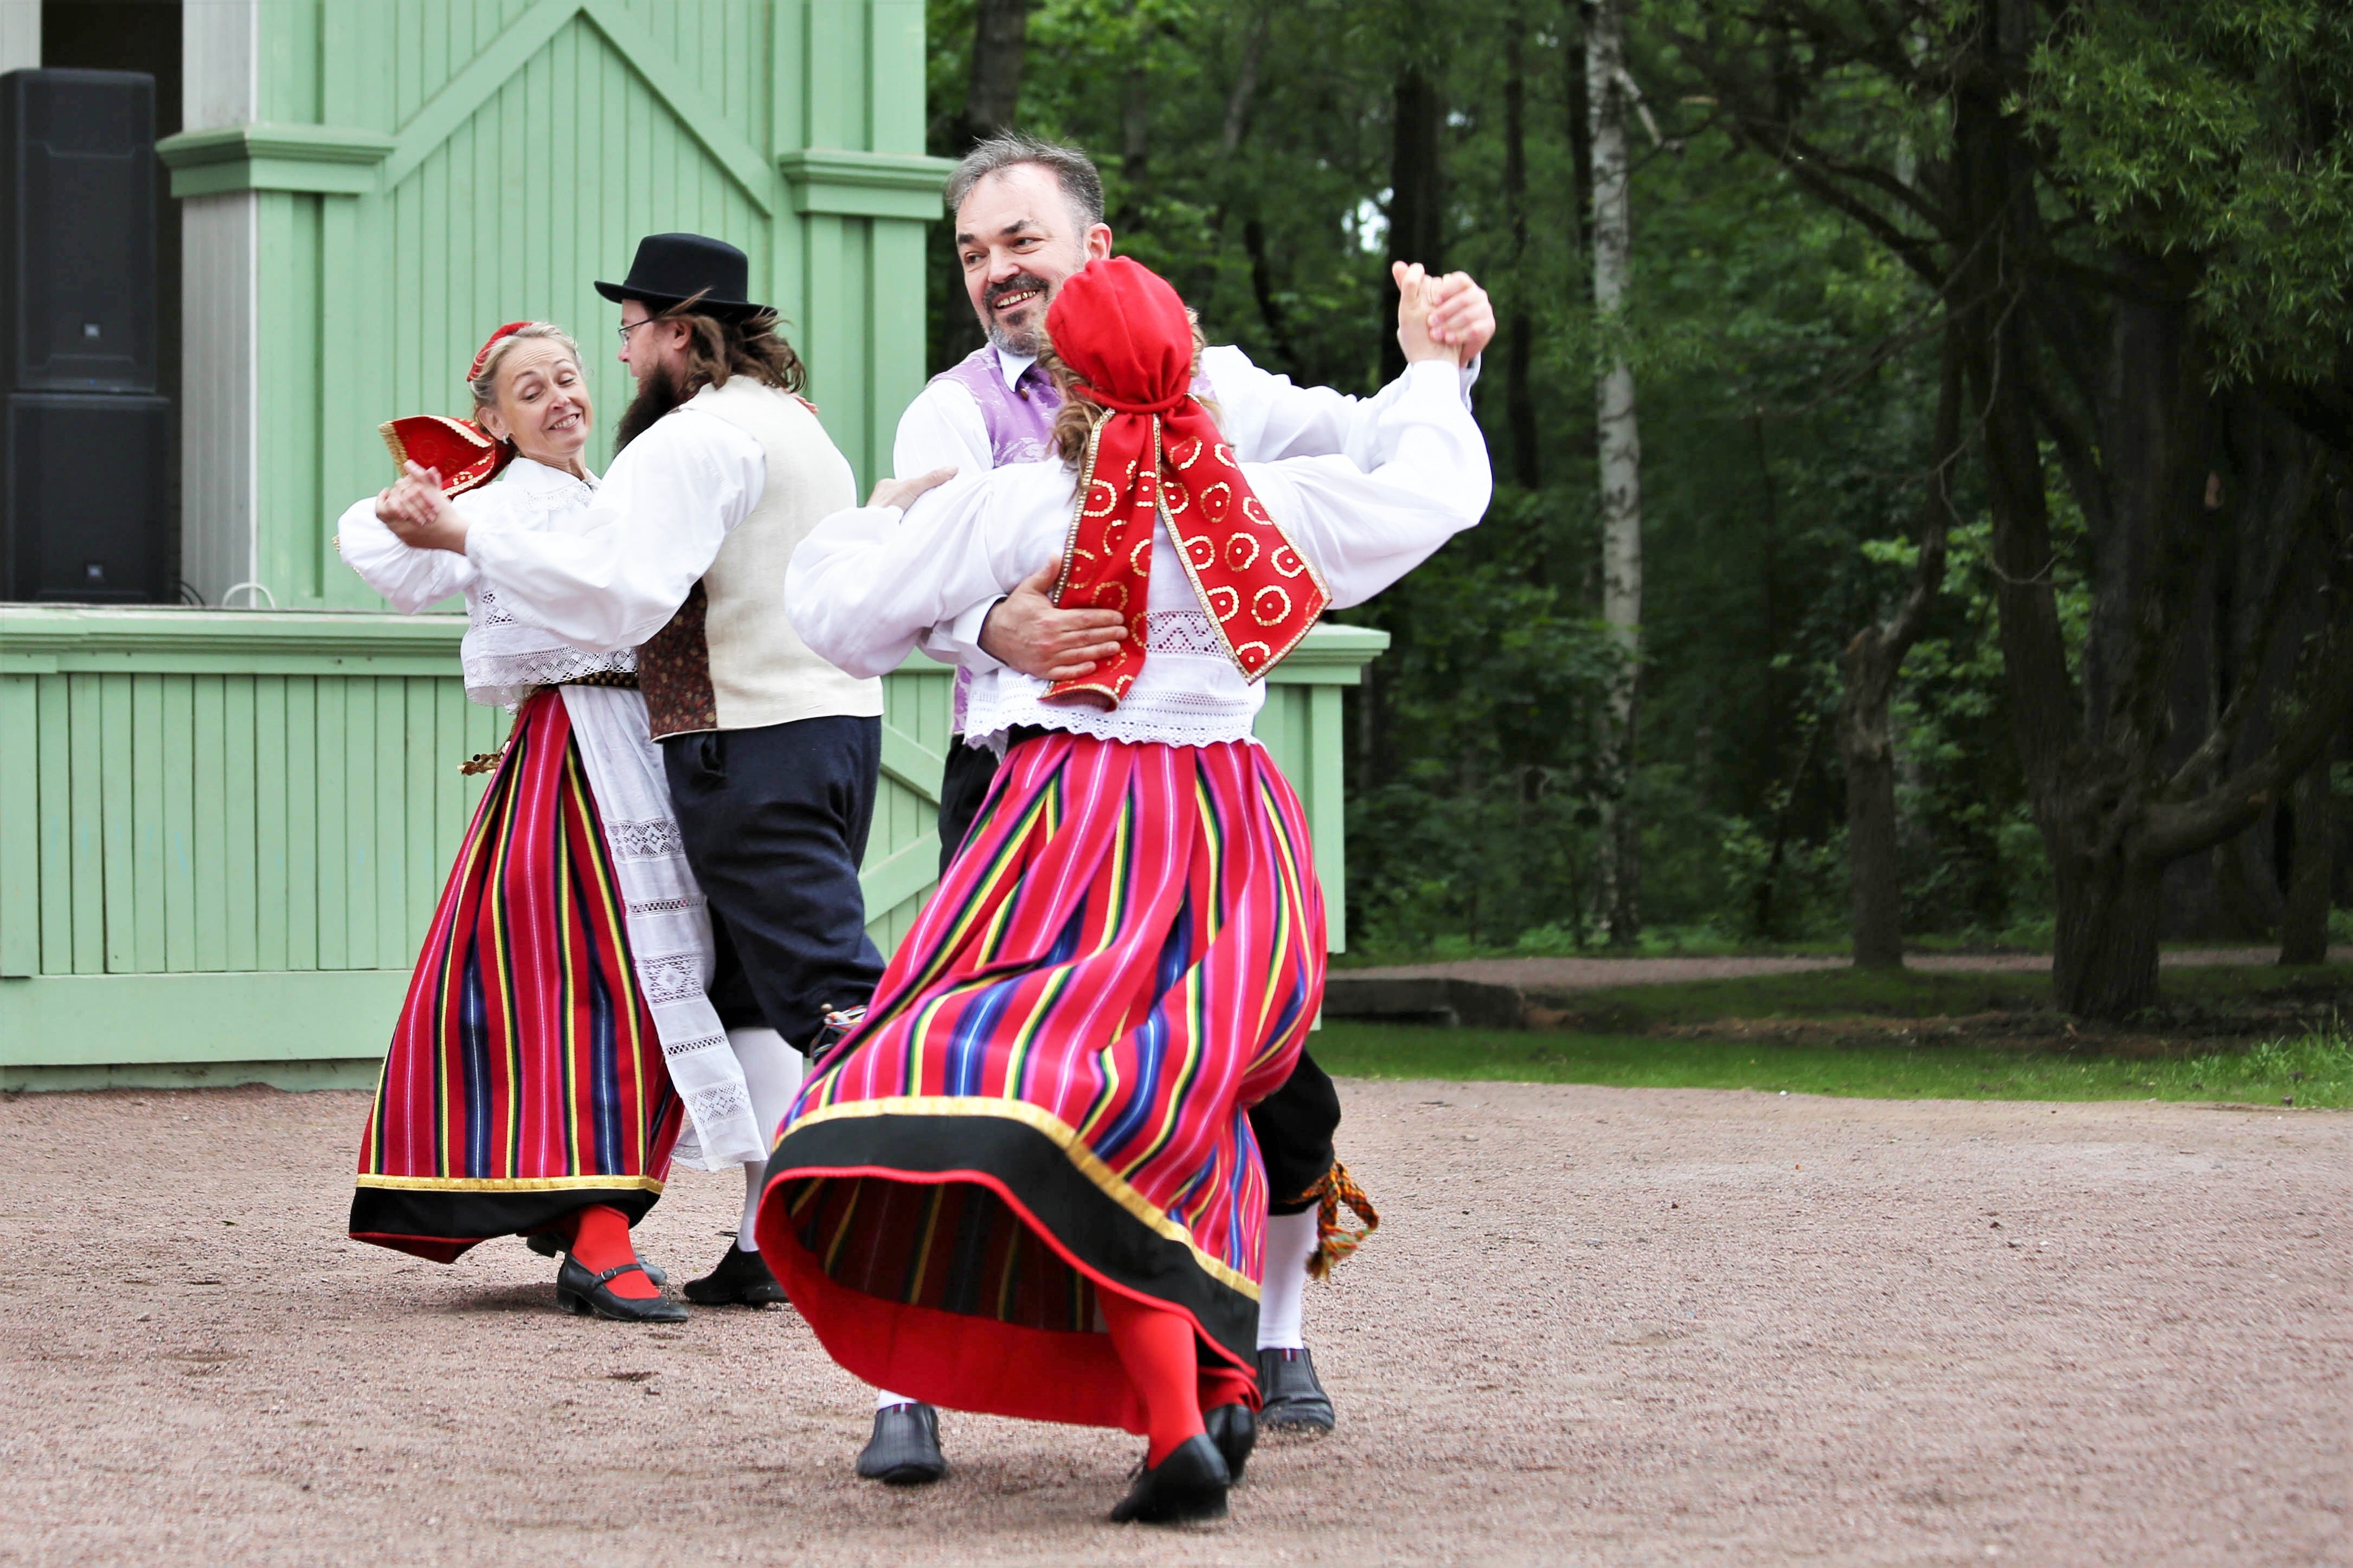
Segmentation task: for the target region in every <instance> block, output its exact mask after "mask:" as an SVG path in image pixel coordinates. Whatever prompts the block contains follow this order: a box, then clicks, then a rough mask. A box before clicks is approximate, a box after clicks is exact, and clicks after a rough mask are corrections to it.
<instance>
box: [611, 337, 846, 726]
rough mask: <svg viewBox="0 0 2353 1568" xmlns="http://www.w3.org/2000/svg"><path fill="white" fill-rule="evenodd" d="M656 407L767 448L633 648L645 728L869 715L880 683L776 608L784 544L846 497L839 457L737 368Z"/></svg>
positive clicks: (812, 419) (820, 431)
mask: <svg viewBox="0 0 2353 1568" xmlns="http://www.w3.org/2000/svg"><path fill="white" fill-rule="evenodd" d="M665 417H667V418H671V419H712V418H715V419H724V420H726V421H727V422H728V423H729V424H730V425H733V426H735V427H736V428H737V429H739V430H741V431H743V432H744V434H745V435H747V436H749V437H752V439H754V441H757V442H759V443H760V448H761V450H763V451H764V452H765V453H766V454H767V455H768V482H767V484H766V486H765V488H764V489H762V490H761V492H760V502H759V504H758V505H757V506H755V507H754V508H753V509H752V514H751V515H750V516H749V517H746V518H745V519H744V521H742V522H741V523H739V524H737V525H736V528H735V531H733V533H730V534H729V535H728V536H727V541H726V542H725V543H723V544H722V545H721V546H720V547H719V554H718V556H717V558H716V559H714V560H713V561H712V563H711V570H710V571H708V572H706V573H704V574H702V582H700V583H697V584H695V585H694V588H693V591H692V592H691V593H690V594H688V595H687V596H686V603H684V604H683V605H680V606H679V610H678V614H677V615H675V616H671V617H670V624H669V625H668V626H664V627H662V629H661V630H660V631H659V632H656V633H655V634H654V635H653V637H652V638H651V639H649V641H648V642H647V643H646V645H645V647H643V648H641V649H640V650H638V681H639V683H640V684H641V685H642V686H643V687H644V689H645V698H646V716H647V718H648V720H649V721H650V723H651V725H652V729H653V734H654V739H655V740H657V741H659V740H660V739H662V738H663V737H664V736H667V735H686V734H692V733H694V732H695V731H701V730H753V729H758V728H760V727H762V726H764V725H768V724H789V723H792V722H793V721H796V720H800V719H823V718H830V717H835V716H846V717H850V718H860V719H865V718H880V717H881V713H882V683H881V681H879V680H860V679H857V678H855V677H853V676H849V675H845V674H843V673H842V672H841V671H840V670H839V669H837V668H834V667H833V666H832V665H830V664H828V663H827V662H826V661H825V660H824V659H822V658H818V656H817V655H815V654H813V653H811V652H810V651H809V650H808V646H807V644H806V643H804V642H802V641H801V639H800V637H799V636H798V634H797V633H796V632H795V631H794V630H793V626H792V623H791V622H790V621H789V620H787V619H786V618H785V568H786V566H787V565H789V564H790V563H791V562H792V559H793V551H794V549H795V548H796V547H797V546H798V545H799V543H800V542H801V541H802V540H803V539H804V538H806V537H807V534H808V532H809V531H810V530H811V529H813V528H815V527H816V526H817V525H818V521H821V520H822V519H824V518H826V517H828V516H830V515H832V514H833V513H835V512H837V511H841V510H845V509H847V508H849V507H854V506H856V505H857V504H858V489H857V480H856V479H855V478H854V477H853V476H852V475H851V473H850V471H849V459H848V458H844V457H843V456H842V455H841V452H840V449H839V448H838V447H835V446H834V444H833V441H832V439H831V438H830V437H828V436H827V435H826V433H825V426H822V425H820V424H818V419H817V416H816V415H815V414H814V413H812V412H810V410H809V406H808V405H807V404H805V403H803V402H802V401H801V400H800V399H799V398H797V397H795V396H793V395H791V394H790V393H787V392H779V391H777V390H776V388H775V387H773V386H765V385H763V384H760V383H759V382H757V381H754V380H753V379H752V378H751V377H749V376H745V375H736V376H730V377H729V378H728V381H727V384H726V385H724V386H706V387H704V388H703V389H702V391H701V392H699V393H697V394H695V395H694V397H693V398H692V399H691V401H690V402H688V403H687V404H686V405H684V406H682V407H681V408H679V409H677V410H675V411H673V412H672V413H670V414H669V415H667V416H665Z"/></svg>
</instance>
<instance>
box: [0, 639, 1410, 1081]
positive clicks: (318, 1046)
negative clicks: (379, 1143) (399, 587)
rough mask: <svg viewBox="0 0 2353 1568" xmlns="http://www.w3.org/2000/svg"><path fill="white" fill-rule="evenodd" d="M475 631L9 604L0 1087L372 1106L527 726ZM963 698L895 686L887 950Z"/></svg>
mask: <svg viewBox="0 0 2353 1568" xmlns="http://www.w3.org/2000/svg"><path fill="white" fill-rule="evenodd" d="M464 629H465V624H464V622H463V621H462V620H459V619H458V618H456V617H453V616H416V617H407V616H392V615H375V614H364V613H334V612H322V613H307V612H295V611H288V612H278V613H270V612H242V611H227V610H178V609H162V608H157V609H135V610H134V609H121V610H117V609H91V608H79V607H69V606H54V605H7V606H0V1089H11V1088H20V1087H26V1086H39V1087H78V1086H82V1085H90V1084H101V1083H167V1082H240V1081H266V1082H277V1083H280V1084H284V1085H287V1086H289V1087H293V1086H297V1085H301V1084H308V1083H322V1082H351V1081H366V1080H367V1079H368V1078H369V1075H370V1070H371V1069H370V1068H369V1065H368V1064H370V1063H372V1062H373V1061H374V1059H375V1058H378V1057H380V1056H381V1054H382V1052H383V1048H384V1040H385V1036H386V1035H387V1033H388V1032H389V1030H390V1027H391V1024H392V1019H393V1016H394V1015H395V1014H396V1012H397V1010H398V1008H399V1005H400V999H401V995H402V992H403V990H404V988H405V987H406V984H407V979H408V971H409V967H410V965H411V964H412V963H414V961H415V958H416V954H417V944H418V943H419V942H421V941H422V940H423V936H424V931H425V927H426V924H427V921H428V920H429V919H430V918H431V915H432V910H433V902H434V900H435V898H436V897H437V896H438V894H439V892H440V889H441V880H442V878H443V877H444V876H445V875H446V874H447V872H448V867H449V861H450V858H451V857H452V856H454V855H455V853H456V851H457V846H458V842H459V838H460V837H462V835H463V833H464V831H465V826H466V821H467V817H468V816H469V814H470V812H471V811H472V809H473V806H474V803H475V801H476V799H477V798H478V796H479V795H480V789H481V785H482V783H483V781H482V780H481V779H480V778H479V777H468V776H466V775H463V774H461V773H459V771H458V768H459V763H462V762H464V761H465V760H466V759H467V758H468V757H470V756H471V755H473V754H474V753H476V752H486V751H490V750H492V749H494V748H495V747H496V746H497V745H498V743H499V739H500V736H501V733H502V731H503V728H504V725H505V722H506V715H505V714H503V713H502V712H501V711H499V710H495V709H488V708H480V707H477V706H475V705H474V704H472V703H470V702H468V701H467V700H466V698H465V693H464V691H463V689H461V687H460V685H459V681H458V679H457V676H456V673H455V671H456V663H457V658H456V656H457V645H458V638H459V635H460V634H461V633H462V632H463V631H464ZM1387 642H1388V638H1387V637H1386V636H1385V635H1384V634H1382V633H1379V632H1373V631H1366V630H1362V629H1360V628H1356V627H1349V626H1324V627H1320V628H1318V629H1317V630H1316V631H1314V633H1312V634H1310V636H1309V638H1308V640H1307V642H1306V643H1304V644H1303V645H1302V647H1301V648H1300V649H1299V651H1298V652H1296V653H1294V654H1293V656H1292V658H1289V659H1288V660H1286V661H1285V662H1284V663H1283V664H1282V667H1281V668H1278V669H1277V670H1276V671H1275V673H1274V676H1273V678H1272V680H1271V686H1270V690H1269V694H1268V702H1267V706H1266V710H1265V711H1264V713H1263V714H1262V715H1261V719H1260V722H1259V735H1260V738H1261V740H1262V741H1264V742H1265V743H1266V745H1267V748H1268V749H1269V751H1271V752H1272V753H1273V755H1274V757H1275V760H1276V762H1277V763H1278V764H1279V765H1280V766H1281V767H1282V770H1283V772H1284V773H1285V774H1286V775H1288V776H1289V777H1290V779H1291V780H1292V782H1293V785H1294V786H1295V787H1296V788H1297V789H1298V791H1299V794H1300V796H1301V798H1302V799H1303V801H1304V802H1305V803H1306V806H1307V812H1308V820H1309V824H1310V826H1311V827H1312V829H1313V831H1314V836H1315V858H1316V868H1317V870H1318V871H1319V873H1320V874H1321V875H1322V877H1323V879H1324V888H1325V890H1326V895H1327V897H1328V898H1329V900H1330V901H1331V908H1332V926H1331V929H1332V934H1333V940H1334V941H1335V943H1336V942H1337V941H1338V940H1339V936H1340V933H1341V932H1342V931H1345V929H1346V927H1345V921H1346V913H1345V900H1346V869H1345V861H1344V858H1343V853H1342V851H1343V835H1342V831H1341V824H1342V814H1343V805H1342V792H1341V763H1342V746H1341V741H1340V705H1341V702H1342V700H1343V697H1342V688H1343V687H1346V686H1350V685H1354V684H1355V683H1356V681H1357V680H1358V679H1360V671H1361V669H1362V667H1363V666H1364V664H1365V663H1366V661H1367V660H1369V659H1371V658H1374V657H1375V656H1376V655H1377V653H1378V652H1379V651H1380V649H1381V648H1382V647H1384V646H1386V644H1387ZM950 673H951V672H950V671H949V670H948V669H947V668H945V667H944V666H941V665H936V664H934V663H932V662H931V661H929V660H928V659H923V658H914V659H911V660H909V661H908V663H907V664H906V665H905V666H904V667H903V668H901V669H899V670H898V671H897V672H895V673H894V674H892V676H891V677H890V678H889V679H887V680H886V681H885V682H884V700H885V714H884V720H883V731H882V735H883V747H882V785H881V792H880V795H879V798H878V800H877V802H876V809H875V818H874V829H873V834H872V837H871V843H870V845H869V849H868V855H867V861H866V866H865V868H864V875H863V881H864V885H865V890H866V902H867V908H868V910H870V911H871V921H870V923H869V929H870V930H871V931H872V932H873V935H874V939H875V941H876V942H877V943H878V944H880V945H881V947H882V948H883V950H884V951H885V952H888V951H889V950H890V949H891V948H892V946H893V945H895V944H896V943H897V942H898V941H899V940H900V939H901V938H902V937H903V936H904V935H905V934H906V931H907V929H908V927H909V926H910V925H912V924H913V921H914V918H915V915H916V913H917V912H918V911H919V910H921V909H922V907H923V899H924V898H925V897H926V896H927V895H928V894H929V892H930V890H931V887H932V883H933V880H934V870H935V869H936V866H937V862H938V858H939V845H938V839H937V837H936V836H935V833H934V810H935V807H936V805H937V803H938V795H939V779H940V769H941V757H942V752H943V750H944V747H945V746H946V744H947V737H948V721H949V699H950V679H949V678H950Z"/></svg>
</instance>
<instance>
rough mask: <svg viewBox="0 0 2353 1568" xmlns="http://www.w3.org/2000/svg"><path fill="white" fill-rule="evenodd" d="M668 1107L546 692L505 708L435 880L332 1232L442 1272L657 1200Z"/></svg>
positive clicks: (572, 755)
mask: <svg viewBox="0 0 2353 1568" xmlns="http://www.w3.org/2000/svg"><path fill="white" fill-rule="evenodd" d="M680 1118H681V1108H680V1104H679V1100H678V1098H677V1096H676V1095H675V1094H673V1093H672V1092H671V1089H670V1075H669V1073H668V1072H667V1071H666V1070H665V1069H664V1068H663V1066H662V1051H661V1044H660V1041H659V1039H658V1038H657V1037H656V1035H655V1031H654V1020H653V1015H652V1013H651V1011H650V1010H649V1008H648V1006H647V1005H646V999H645V997H644V995H643V994H642V991H641V989H640V987H639V985H638V978H637V974H636V972H635V970H634V969H633V968H632V966H631V964H630V962H629V950H628V941H627V938H626V936H625V934H624V932H623V931H622V903H621V899H620V897H619V895H618V893H617V891H616V888H615V882H614V876H613V864H612V856H611V853H610V850H609V849H608V847H607V844H606V840H605V830H604V826H603V824H602V822H601V821H600V819H599V817H598V815H597V810H596V797H595V796H594V795H593V794H592V793H591V792H590V789H589V785H588V775H587V772H586V768H585V766H584V765H583V763H582V761H581V755H580V751H579V747H578V745H577V744H576V742H575V740H574V737H573V732H572V721H571V719H570V717H569V715H568V714H567V713H566V711H565V704H564V700H563V695H562V693H560V692H558V691H555V690H554V689H547V690H542V691H539V692H537V693H535V694H533V696H532V697H530V698H528V699H527V700H525V701H524V702H523V704H522V709H521V710H519V711H518V712H517V713H516V715H515V722H514V731H513V734H512V738H511V739H510V740H509V741H508V742H507V748H506V754H505V756H504V757H503V758H502V759H501V762H500V763H499V768H498V772H497V773H496V774H495V775H494V776H493V777H492V779H491V787H490V788H489V789H488V790H487V791H485V792H484V793H483V795H482V803H481V805H480V807H479V808H478V809H477V810H476V811H475V813H474V820H473V824H472V826H470V827H469V828H468V829H467V832H466V841H465V844H464V845H463V847H460V848H459V851H458V863H457V864H456V865H455V866H454V867H452V868H450V872H449V880H448V885H447V886H445V887H444V888H443V889H442V890H441V902H440V905H439V907H438V908H437V909H436V910H434V913H433V926H432V929H431V931H429V932H428V933H427V937H426V939H425V951H424V952H423V953H422V954H421V955H420V956H419V957H418V959H417V973H416V974H415V976H414V977H413V978H412V979H411V980H410V981H409V984H408V999H407V1001H406V1004H405V1005H403V1006H402V1008H401V1012H400V1022H399V1023H398V1025H397V1026H396V1027H395V1029H394V1031H393V1037H392V1048H391V1050H390V1052H389V1053H388V1054H387V1055H386V1057H385V1064H384V1077H383V1079H382V1080H381V1081H380V1083H379V1084H378V1086H377V1089H376V1095H375V1109H374V1110H373V1111H371V1112H370V1114H369V1117H368V1125H367V1131H366V1132H365V1134H364V1136H363V1137H362V1139H361V1142H360V1168H359V1188H358V1192H357V1193H356V1194H354V1195H353V1199H352V1223H351V1234H352V1236H353V1237H354V1238H355V1239H357V1240H360V1241H373V1242H375V1243H377V1244H378V1245H379V1246H384V1247H396V1248H398V1249H399V1250H400V1251H403V1252H412V1253H415V1254H417V1256H418V1257H421V1258H433V1259H435V1260H436V1261H438V1262H442V1263H448V1262H450V1261H452V1260H454V1259H455V1258H458V1256H459V1254H461V1253H463V1252H464V1251H465V1250H466V1249H467V1248H468V1247H472V1246H474V1245H475V1244H476V1243H478V1242H481V1241H485V1240H488V1239H489V1238H490V1237H494V1236H505V1235H509V1234H512V1233H514V1232H519V1231H530V1230H535V1229H538V1228H540V1227H541V1226H546V1225H548V1224H549V1223H551V1222H552V1221H554V1220H557V1219H560V1218H562V1217H563V1216H564V1215H567V1214H569V1213H571V1212H572V1211H573V1210H575V1209H577V1208H581V1207H583V1206H585V1205H589V1204H609V1205H612V1206H614V1207H616V1208H618V1209H620V1210H622V1211H623V1212H624V1213H626V1214H627V1215H628V1216H629V1217H630V1219H631V1220H632V1221H633V1222H634V1221H635V1220H636V1219H637V1218H638V1217H639V1216H640V1215H643V1214H644V1213H645V1211H646V1210H648V1209H649V1208H651V1207H652V1206H653V1204H654V1200H655V1199H656V1198H657V1197H659V1195H660V1194H661V1187H662V1178H663V1176H664V1175H666V1174H667V1173H668V1172H669V1169H670V1147H671V1145H672V1144H673V1143H675V1142H677V1140H678V1132H679V1125H680Z"/></svg>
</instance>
